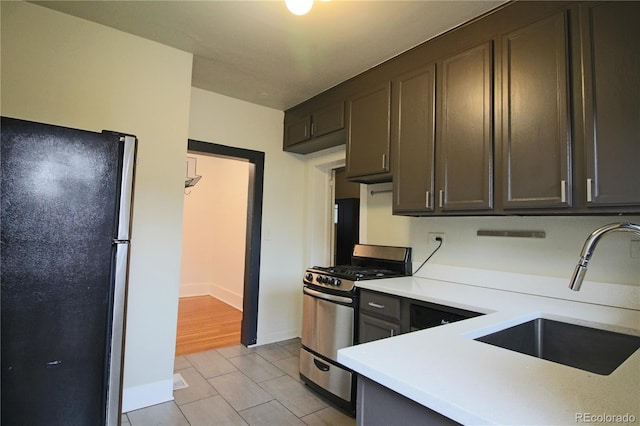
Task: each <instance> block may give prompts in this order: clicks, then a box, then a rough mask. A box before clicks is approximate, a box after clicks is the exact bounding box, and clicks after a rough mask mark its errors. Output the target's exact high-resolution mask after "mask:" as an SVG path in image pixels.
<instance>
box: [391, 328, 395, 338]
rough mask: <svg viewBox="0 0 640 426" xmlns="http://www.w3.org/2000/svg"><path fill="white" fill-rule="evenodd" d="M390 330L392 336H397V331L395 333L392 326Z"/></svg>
mask: <svg viewBox="0 0 640 426" xmlns="http://www.w3.org/2000/svg"><path fill="white" fill-rule="evenodd" d="M390 331H391V336H390V337H393V336H395V333H394V330H393V328H392V329H390Z"/></svg>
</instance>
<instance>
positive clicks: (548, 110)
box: [502, 11, 572, 209]
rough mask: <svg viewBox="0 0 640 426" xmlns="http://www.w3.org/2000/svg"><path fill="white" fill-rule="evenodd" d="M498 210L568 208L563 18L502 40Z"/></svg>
mask: <svg viewBox="0 0 640 426" xmlns="http://www.w3.org/2000/svg"><path fill="white" fill-rule="evenodd" d="M502 76H503V78H502V81H503V86H502V111H503V123H502V131H503V136H502V149H503V150H502V167H503V173H502V175H503V177H504V181H503V185H504V186H503V194H504V199H503V207H504V208H505V209H511V208H517V209H526V208H557V207H569V206H571V194H572V191H571V183H572V182H571V180H572V179H571V177H572V174H571V126H570V123H571V115H570V108H569V101H568V99H569V46H568V29H567V14H566V12H565V11H560V12H559V13H556V14H555V15H553V16H550V17H547V18H545V19H542V20H540V21H538V22H535V23H532V24H530V25H527V26H526V27H523V28H521V29H518V30H516V31H513V32H511V33H509V34H507V35H505V36H504V37H503V38H502Z"/></svg>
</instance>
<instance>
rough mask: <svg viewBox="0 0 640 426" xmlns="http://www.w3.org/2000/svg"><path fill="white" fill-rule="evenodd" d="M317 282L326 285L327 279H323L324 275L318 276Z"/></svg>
mask: <svg viewBox="0 0 640 426" xmlns="http://www.w3.org/2000/svg"><path fill="white" fill-rule="evenodd" d="M317 281H318V282H319V283H320V284H326V283H327V277H325V276H324V275H318V278H317Z"/></svg>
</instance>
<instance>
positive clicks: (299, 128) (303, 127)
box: [284, 115, 311, 147]
mask: <svg viewBox="0 0 640 426" xmlns="http://www.w3.org/2000/svg"><path fill="white" fill-rule="evenodd" d="M284 131H285V147H287V146H291V145H295V144H297V143H300V142H304V141H306V140H309V139H311V116H310V115H309V116H306V117H303V118H301V119H300V120H296V121H294V122H292V123H288V124H287V125H285V129H284Z"/></svg>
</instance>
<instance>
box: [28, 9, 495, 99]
mask: <svg viewBox="0 0 640 426" xmlns="http://www.w3.org/2000/svg"><path fill="white" fill-rule="evenodd" d="M503 2H504V1H503V0H500V1H484V0H472V1H462V0H445V1H435V0H434V1H431V0H421V1H418V0H414V1H395V0H394V1H363V0H353V1H340V0H333V1H316V2H315V4H314V6H313V8H312V10H311V11H310V12H309V13H308V14H307V15H305V16H296V15H293V14H291V13H290V12H289V11H288V10H287V9H286V7H285V4H284V0H264V1H250V0H234V1H218V0H209V1H188V0H187V1H154V0H145V1H91V0H86V1H37V2H33V3H36V4H39V5H41V6H44V7H48V8H50V9H54V10H58V11H60V12H63V13H67V14H70V15H74V16H77V17H80V18H84V19H87V20H90V21H94V22H97V23H100V24H103V25H106V26H109V27H112V28H116V29H118V30H121V31H124V32H127V33H130V34H134V35H137V36H140V37H144V38H146V39H150V40H154V41H157V42H159V43H162V44H165V45H168V46H173V47H175V48H177V49H180V50H184V51H187V52H190V53H193V55H194V59H193V76H192V85H193V86H194V87H198V88H201V89H205V90H210V91H213V92H216V93H220V94H223V95H227V96H231V97H234V98H237V99H242V100H245V101H248V102H252V103H255V104H258V105H263V106H267V107H271V108H275V109H278V110H286V109H288V108H290V107H292V106H294V105H297V104H298V103H300V102H302V101H304V100H306V99H308V98H311V97H313V96H315V95H317V94H318V93H320V92H322V91H324V90H326V89H329V88H330V87H333V86H335V85H336V84H338V83H340V82H342V81H344V80H347V79H349V78H351V77H353V76H355V75H357V74H360V73H361V72H363V71H365V70H367V69H369V68H371V67H373V66H375V65H377V64H379V63H381V62H384V61H385V60H387V59H389V58H391V57H394V56H396V55H397V54H399V53H401V52H403V51H406V50H408V49H410V48H412V47H414V46H416V45H418V44H420V43H422V42H424V41H426V40H429V39H431V38H433V37H435V36H437V35H438V34H441V33H443V32H445V31H447V30H449V29H451V28H453V27H456V26H458V25H460V24H461V23H463V22H466V21H468V20H469V19H471V18H473V17H476V16H478V15H481V14H483V13H484V12H486V11H488V10H491V9H493V8H495V7H497V6H498V5H500V4H501V3H503Z"/></svg>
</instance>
